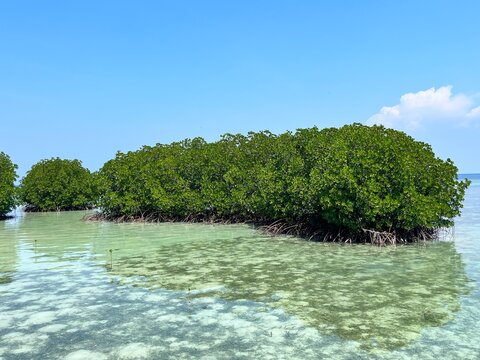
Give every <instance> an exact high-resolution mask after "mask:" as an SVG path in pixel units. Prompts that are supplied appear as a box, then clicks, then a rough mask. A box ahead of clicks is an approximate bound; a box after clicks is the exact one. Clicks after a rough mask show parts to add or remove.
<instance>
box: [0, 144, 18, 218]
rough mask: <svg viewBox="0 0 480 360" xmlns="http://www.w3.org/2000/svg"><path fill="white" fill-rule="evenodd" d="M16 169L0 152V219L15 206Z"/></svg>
mask: <svg viewBox="0 0 480 360" xmlns="http://www.w3.org/2000/svg"><path fill="white" fill-rule="evenodd" d="M16 169H17V165H15V164H13V163H12V161H11V160H10V158H9V157H8V155H7V154H5V153H3V152H0V218H1V217H3V216H5V214H7V213H8V212H9V211H10V210H12V209H13V207H14V206H15V185H14V183H15V180H16V178H17V174H16Z"/></svg>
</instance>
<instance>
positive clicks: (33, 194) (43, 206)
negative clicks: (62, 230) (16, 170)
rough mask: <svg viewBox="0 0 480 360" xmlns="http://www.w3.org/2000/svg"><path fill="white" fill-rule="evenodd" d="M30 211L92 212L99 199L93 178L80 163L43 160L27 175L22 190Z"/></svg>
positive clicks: (20, 193) (26, 206)
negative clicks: (90, 210) (89, 210)
mask: <svg viewBox="0 0 480 360" xmlns="http://www.w3.org/2000/svg"><path fill="white" fill-rule="evenodd" d="M19 196H20V201H21V202H22V203H23V204H25V209H26V210H27V211H62V210H81V209H88V208H92V207H93V206H94V204H95V201H96V199H97V197H98V194H97V186H96V181H95V178H94V175H93V174H91V173H90V171H89V170H88V169H86V168H84V167H83V166H82V163H81V162H80V161H79V160H64V159H60V158H52V159H48V160H41V161H39V162H38V163H36V164H35V165H33V166H32V168H31V169H30V170H29V171H28V172H27V174H26V175H25V177H24V178H23V179H22V180H21V183H20V188H19Z"/></svg>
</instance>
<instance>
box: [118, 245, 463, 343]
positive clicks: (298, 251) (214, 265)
mask: <svg viewBox="0 0 480 360" xmlns="http://www.w3.org/2000/svg"><path fill="white" fill-rule="evenodd" d="M112 273H113V274H116V275H123V276H128V277H131V276H134V277H133V278H132V280H133V281H134V283H135V282H137V283H138V284H139V285H140V284H141V285H142V286H147V287H148V286H151V287H161V288H166V289H171V290H183V291H191V290H193V291H191V292H190V295H189V297H191V298H195V297H205V296H218V297H222V298H224V299H227V300H238V299H248V300H255V301H260V302H265V303H267V304H268V305H269V306H272V307H278V308H283V309H284V310H285V311H286V312H287V313H289V314H290V315H296V316H298V317H299V318H301V319H302V320H303V321H305V322H306V323H308V324H309V325H312V326H314V327H316V328H318V329H319V330H321V331H323V332H327V333H332V334H335V335H338V336H340V337H342V338H344V339H349V340H356V341H358V342H359V343H360V344H361V347H362V348H364V349H366V350H373V349H386V350H391V349H395V348H399V347H403V346H406V345H408V344H409V343H411V342H412V341H414V340H415V339H417V338H418V337H419V336H420V332H421V330H422V329H423V328H425V327H429V326H440V325H443V324H445V323H446V322H447V321H449V320H451V319H452V318H453V314H454V312H455V311H458V310H459V308H460V305H459V297H460V295H462V294H465V293H466V292H467V291H468V287H467V282H468V280H467V277H466V275H465V273H464V266H463V263H462V260H461V256H460V255H459V254H458V253H457V252H456V250H455V247H454V244H453V243H451V242H436V243H432V244H427V245H424V244H419V245H413V246H402V247H396V248H377V247H372V246H367V245H355V246H339V245H333V244H321V243H312V242H306V241H302V240H298V239H293V238H285V237H282V238H274V239H272V238H268V237H261V236H257V237H256V238H251V237H239V238H234V239H226V240H222V241H211V242H209V241H201V242H185V243H178V244H173V245H166V246H159V247H157V248H155V249H151V251H149V252H147V253H144V254H143V255H142V256H140V257H138V256H137V257H129V256H124V257H120V258H117V259H116V260H115V266H114V267H113V269H112ZM136 276H138V277H136Z"/></svg>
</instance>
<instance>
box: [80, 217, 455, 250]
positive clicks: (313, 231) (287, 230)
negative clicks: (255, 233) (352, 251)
mask: <svg viewBox="0 0 480 360" xmlns="http://www.w3.org/2000/svg"><path fill="white" fill-rule="evenodd" d="M84 220H86V221H112V222H116V223H125V222H150V223H151V222H157V223H163V222H187V223H206V224H250V225H253V226H255V227H256V228H258V229H259V230H260V231H262V232H264V233H265V234H269V235H272V236H276V235H292V236H297V237H302V238H304V239H306V240H308V241H321V242H334V243H343V244H353V243H366V244H372V245H377V246H388V245H393V246H394V245H399V244H408V243H414V242H419V241H420V242H426V241H431V240H436V239H439V238H440V235H442V237H447V236H452V231H453V230H449V229H425V228H419V229H414V230H411V231H377V230H373V229H362V231H361V232H359V233H352V232H351V231H348V230H346V229H340V228H338V227H333V226H331V225H327V224H324V225H323V226H316V227H313V226H311V225H309V224H307V223H304V222H298V223H295V224H292V223H289V222H287V221H284V220H276V221H274V222H268V221H266V220H262V219H258V220H251V219H245V218H242V217H231V218H221V217H217V216H214V215H212V216H205V215H204V214H191V215H189V216H187V217H184V218H183V217H169V216H165V215H162V214H159V213H151V214H140V215H137V216H128V215H122V216H112V215H108V214H104V213H101V212H97V213H94V214H88V215H86V216H84Z"/></svg>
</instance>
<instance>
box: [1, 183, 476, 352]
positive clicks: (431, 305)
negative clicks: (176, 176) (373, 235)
mask: <svg viewBox="0 0 480 360" xmlns="http://www.w3.org/2000/svg"><path fill="white" fill-rule="evenodd" d="M83 215H84V213H82V212H75V213H58V214H57V213H49V214H27V215H25V216H24V217H17V218H16V219H11V220H8V221H6V222H2V223H0V359H1V358H5V359H16V358H19V359H21V358H32V357H49V358H50V357H51V358H59V359H60V358H67V359H68V358H70V359H81V358H92V357H95V358H99V359H101V358H105V359H121V358H152V359H154V358H159V357H161V358H192V357H194V358H201V357H202V356H211V358H239V359H243V358H245V359H248V358H262V359H264V358H272V359H277V358H301V359H309V358H311V359H316V358H321V357H325V358H338V359H348V358H357V357H358V358H379V359H380V358H382V359H383V358H385V359H387V358H390V359H401V358H405V359H409V358H419V357H420V358H423V359H427V358H432V359H438V358H476V356H477V354H480V347H479V344H478V343H477V342H476V341H475V340H474V338H475V335H474V334H477V333H478V331H480V325H479V321H478V318H479V317H480V293H479V290H478V289H479V286H478V285H479V283H480V267H479V264H480V258H479V256H480V255H479V254H480V245H479V234H480V225H479V224H480V186H478V184H477V183H476V182H474V184H473V185H472V187H471V188H470V189H469V192H468V194H467V200H466V204H465V211H464V216H463V217H462V218H461V219H460V220H459V221H458V225H457V228H456V230H455V242H451V241H440V242H435V243H430V244H418V245H413V246H399V247H396V248H393V247H391V248H377V247H370V246H362V245H356V246H339V245H332V244H322V243H313V242H306V241H303V240H298V239H295V238H289V237H277V238H272V237H269V236H265V235H262V234H260V233H258V232H257V231H255V230H254V229H252V228H250V227H248V226H243V225H229V226H221V225H216V226H213V225H201V224H111V223H95V222H93V223H91V222H89V223H85V222H83V221H82V220H81V218H82V216H83ZM445 356H447V357H445Z"/></svg>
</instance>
